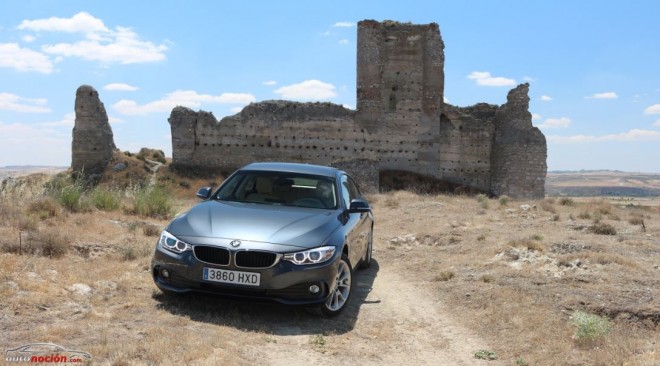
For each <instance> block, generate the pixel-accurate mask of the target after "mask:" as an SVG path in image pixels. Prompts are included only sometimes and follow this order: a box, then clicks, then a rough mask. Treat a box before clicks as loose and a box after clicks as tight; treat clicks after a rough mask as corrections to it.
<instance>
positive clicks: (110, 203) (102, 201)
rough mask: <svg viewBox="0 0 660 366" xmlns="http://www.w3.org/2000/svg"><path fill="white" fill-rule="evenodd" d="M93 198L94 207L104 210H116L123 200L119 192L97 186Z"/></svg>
mask: <svg viewBox="0 0 660 366" xmlns="http://www.w3.org/2000/svg"><path fill="white" fill-rule="evenodd" d="M91 198H92V203H93V204H94V207H96V208H98V209H99V210H102V211H115V210H117V209H118V208H119V206H120V205H121V200H120V197H119V194H118V193H117V192H115V191H111V190H108V189H104V188H101V187H96V189H94V191H92V197H91Z"/></svg>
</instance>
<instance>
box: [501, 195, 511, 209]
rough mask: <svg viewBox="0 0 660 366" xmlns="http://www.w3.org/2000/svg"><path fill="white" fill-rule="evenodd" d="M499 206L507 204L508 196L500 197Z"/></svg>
mask: <svg viewBox="0 0 660 366" xmlns="http://www.w3.org/2000/svg"><path fill="white" fill-rule="evenodd" d="M499 201H500V206H506V205H507V204H508V203H509V196H507V195H502V196H500V199H499Z"/></svg>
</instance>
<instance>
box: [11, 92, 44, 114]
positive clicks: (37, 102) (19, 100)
mask: <svg viewBox="0 0 660 366" xmlns="http://www.w3.org/2000/svg"><path fill="white" fill-rule="evenodd" d="M47 103H48V100H46V99H43V98H38V99H32V98H23V97H20V96H18V95H16V94H11V93H0V110H6V111H12V112H21V113H48V112H50V108H48V107H46V106H45V105H46V104H47Z"/></svg>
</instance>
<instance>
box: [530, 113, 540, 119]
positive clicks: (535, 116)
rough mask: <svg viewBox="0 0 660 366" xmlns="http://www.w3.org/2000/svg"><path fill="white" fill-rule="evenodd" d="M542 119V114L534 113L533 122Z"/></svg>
mask: <svg viewBox="0 0 660 366" xmlns="http://www.w3.org/2000/svg"><path fill="white" fill-rule="evenodd" d="M536 119H541V115H540V114H536V113H532V120H536Z"/></svg>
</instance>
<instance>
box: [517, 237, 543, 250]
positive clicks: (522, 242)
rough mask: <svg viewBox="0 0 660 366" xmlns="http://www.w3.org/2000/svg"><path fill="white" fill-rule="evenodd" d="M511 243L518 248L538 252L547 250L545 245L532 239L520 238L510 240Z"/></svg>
mask: <svg viewBox="0 0 660 366" xmlns="http://www.w3.org/2000/svg"><path fill="white" fill-rule="evenodd" d="M509 245H510V246H512V247H516V248H526V249H527V250H534V251H537V252H543V251H545V245H543V243H540V242H538V241H536V240H532V239H518V240H512V241H510V242H509Z"/></svg>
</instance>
